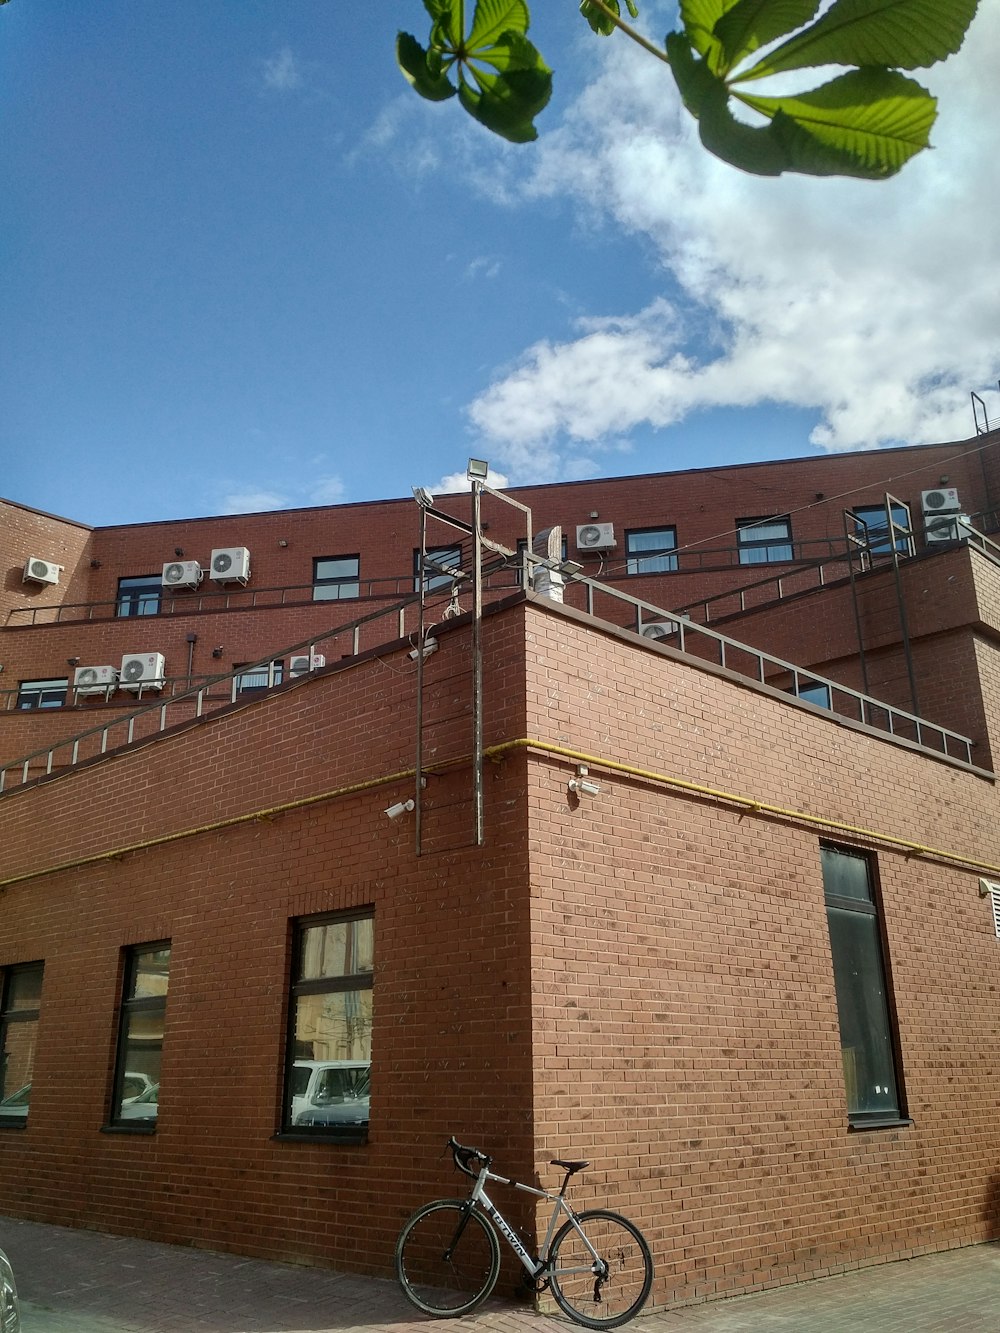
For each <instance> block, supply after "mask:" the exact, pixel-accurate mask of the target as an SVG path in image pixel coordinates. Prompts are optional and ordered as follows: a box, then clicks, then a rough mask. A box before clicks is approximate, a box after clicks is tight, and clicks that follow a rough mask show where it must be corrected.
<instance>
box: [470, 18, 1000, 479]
mask: <svg viewBox="0 0 1000 1333" xmlns="http://www.w3.org/2000/svg"><path fill="white" fill-rule="evenodd" d="M998 17H1000V0H983V3H982V4H981V5H980V13H979V16H978V18H977V20H976V21H975V23H974V25H973V29H972V32H971V34H970V36H969V38H968V40H967V42H966V45H965V47H964V48H963V50H962V51H961V52H960V53H959V55H958V56H956V57H954V58H953V59H952V60H950V61H948V62H946V63H945V64H943V65H939V66H935V67H933V68H932V69H930V70H927V71H920V81H921V82H923V83H925V84H926V85H928V86H929V87H930V88H931V89H932V91H933V92H934V93H935V94H937V95H938V96H939V99H940V104H939V119H938V123H937V126H936V127H935V133H934V136H933V138H934V141H935V143H936V145H937V148H936V150H934V151H932V152H929V153H923V154H920V155H919V156H918V157H917V158H916V159H914V161H912V162H911V163H910V164H909V165H908V166H907V167H905V168H904V169H903V171H902V173H901V174H900V175H899V176H898V177H896V178H895V179H893V180H892V181H889V182H885V183H870V182H861V181H849V180H844V179H839V178H831V179H814V178H807V177H798V176H784V177H780V178H777V179H760V178H756V177H752V176H748V175H745V174H743V173H741V172H739V171H736V170H735V169H733V168H731V167H728V166H726V165H725V164H723V163H721V162H719V161H717V160H716V159H715V158H713V157H711V156H710V155H709V154H707V153H706V152H705V150H704V149H702V148H701V147H700V145H699V143H698V140H697V130H696V126H695V124H694V122H693V121H692V120H691V118H690V117H688V116H687V114H686V113H685V112H683V111H682V109H681V108H680V105H679V100H678V98H677V95H676V91H675V90H674V89H673V85H672V80H671V77H670V75H669V73H668V72H667V71H665V70H664V69H662V67H660V66H659V65H658V62H656V61H655V60H653V59H651V58H650V57H649V56H648V55H645V54H643V53H641V52H638V51H635V50H633V49H631V47H630V44H629V43H627V42H619V41H617V40H613V41H612V42H610V43H608V44H607V47H606V51H607V54H606V63H605V66H604V69H603V72H602V74H601V76H600V78H599V80H597V81H596V82H595V83H593V84H592V85H591V86H590V87H589V88H588V90H587V91H586V92H585V94H584V95H583V96H582V97H581V98H580V99H579V101H578V102H577V104H576V105H575V106H572V107H570V108H568V109H567V112H566V116H565V120H564V123H563V126H562V128H561V129H558V130H556V131H555V132H554V133H551V134H547V135H543V137H542V139H541V140H540V142H539V144H538V145H537V147H536V149H535V150H534V151H535V153H536V158H535V171H534V175H533V177H532V179H531V181H530V182H529V183H528V184H527V186H522V187H521V191H522V196H526V197H528V198H531V197H539V196H544V195H550V194H559V195H562V196H563V197H565V198H567V199H569V200H571V201H572V202H573V203H574V204H575V205H577V206H578V207H579V209H580V210H581V212H582V214H584V215H591V216H593V215H595V214H596V215H599V216H602V217H603V218H604V219H605V220H606V221H607V222H609V223H612V224H614V225H616V226H618V227H620V228H624V229H625V230H626V231H627V232H628V233H631V234H635V235H637V236H641V237H644V238H647V239H648V240H649V241H651V242H652V243H653V245H654V246H655V248H656V250H657V252H658V254H659V257H660V259H661V262H662V264H663V267H664V270H665V271H666V273H667V274H668V275H669V279H670V283H668V282H664V283H663V289H664V291H665V292H670V291H673V292H674V293H675V296H674V299H673V300H672V299H671V297H670V296H669V295H661V296H654V297H652V298H651V299H650V300H649V302H648V303H647V304H646V306H645V308H644V309H642V310H639V311H638V312H625V313H622V312H620V311H618V312H611V314H610V316H608V317H605V318H602V319H598V320H590V321H588V322H586V323H578V324H577V325H575V326H574V327H573V328H572V329H571V330H570V332H569V336H567V337H566V339H565V340H563V341H560V342H542V343H537V344H535V345H533V346H531V347H529V348H527V349H526V351H525V352H524V353H523V355H522V356H521V357H520V358H519V359H518V361H517V362H516V363H515V364H514V365H512V366H507V367H504V368H502V369H501V370H500V371H499V372H498V373H497V375H496V377H495V378H494V380H493V382H492V383H491V384H490V386H489V387H488V388H487V389H486V390H485V391H484V392H483V393H482V394H480V395H479V397H478V398H477V399H476V400H475V401H474V402H473V403H472V404H471V406H470V409H469V412H470V418H471V421H472V424H473V426H474V428H475V430H476V431H477V432H478V434H479V436H480V438H481V439H482V441H483V444H482V447H483V448H484V449H485V450H488V451H490V452H491V454H492V455H493V456H498V457H499V458H500V460H501V462H502V463H504V464H505V465H506V466H507V467H508V469H509V470H510V471H512V472H513V473H515V474H516V476H517V480H518V481H521V480H535V479H538V480H549V479H553V478H555V477H557V476H564V475H567V473H568V472H570V471H571V470H572V469H573V467H574V466H575V465H576V463H577V462H578V456H579V454H580V452H581V446H586V451H587V452H591V451H593V450H594V449H595V448H600V449H606V448H608V447H616V446H620V444H621V442H622V440H623V439H625V438H627V435H628V432H629V431H630V430H632V429H634V428H637V427H641V426H649V425H652V426H654V427H666V426H669V425H671V424H674V423H676V422H678V421H681V420H682V419H683V418H684V417H685V416H686V415H687V414H689V413H691V412H694V411H697V410H701V409H706V408H712V407H720V406H747V405H751V404H758V403H768V402H772V403H781V404H790V405H794V406H798V407H803V408H806V409H812V410H814V411H815V412H816V413H817V417H818V423H819V424H818V425H817V427H816V429H815V431H814V432H813V435H812V442H813V443H814V444H816V445H818V446H820V447H822V448H826V449H831V450H844V449H854V448H861V447H871V446H873V445H877V444H880V443H890V442H906V443H913V444H916V443H925V442H928V441H932V440H940V439H947V438H961V437H964V436H967V435H969V434H971V433H972V425H973V423H972V415H971V409H970V406H969V401H970V400H969V391H970V389H976V390H982V388H983V386H986V385H992V384H994V383H995V380H996V375H997V371H998V369H1000V353H998V349H997V345H996V330H997V304H998V303H997V299H996V280H995V274H996V272H997V270H998V266H1000V228H997V227H995V226H994V225H993V223H992V220H991V208H992V203H993V199H992V195H993V175H994V171H993V164H994V162H995V161H996V159H997V153H998V147H1000V145H998V142H997V140H998V137H1000V133H998V127H1000V83H998V81H997V80H996V77H995V71H996V69H997V68H998V66H1000V23H998V22H997V19H998ZM508 189H510V186H509V184H508ZM671 284H672V285H671ZM679 306H680V307H681V308H682V309H683V312H684V313H683V316H682V315H681V314H680V313H679ZM692 312H693V313H692Z"/></svg>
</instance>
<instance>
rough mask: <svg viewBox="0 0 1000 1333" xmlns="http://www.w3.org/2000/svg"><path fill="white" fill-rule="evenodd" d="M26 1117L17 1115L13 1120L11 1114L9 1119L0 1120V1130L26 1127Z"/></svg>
mask: <svg viewBox="0 0 1000 1333" xmlns="http://www.w3.org/2000/svg"><path fill="white" fill-rule="evenodd" d="M27 1128H28V1117H27V1116H26V1115H25V1116H18V1117H17V1119H16V1120H15V1119H14V1117H13V1116H11V1118H10V1119H9V1120H0V1130H4V1129H27Z"/></svg>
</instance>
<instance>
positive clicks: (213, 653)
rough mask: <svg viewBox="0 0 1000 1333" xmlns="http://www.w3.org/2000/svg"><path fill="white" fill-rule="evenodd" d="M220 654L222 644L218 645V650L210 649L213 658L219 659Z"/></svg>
mask: <svg viewBox="0 0 1000 1333" xmlns="http://www.w3.org/2000/svg"><path fill="white" fill-rule="evenodd" d="M222 653H223V647H222V644H221V643H220V644H219V646H218V648H213V649H212V656H213V657H221V656H222Z"/></svg>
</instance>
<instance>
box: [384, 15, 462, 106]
mask: <svg viewBox="0 0 1000 1333" xmlns="http://www.w3.org/2000/svg"><path fill="white" fill-rule="evenodd" d="M396 62H397V64H398V65H399V68H400V69H401V70H402V72H403V77H404V78H405V79H406V81H407V83H409V84H410V86H411V87H412V88H415V89H416V91H417V92H418V93H419V94H420V96H421V97H426V98H427V100H428V101H429V102H444V101H446V100H447V99H448V98H449V97H454V96H455V93H456V91H457V90H456V89H455V87H454V86H453V85H452V84H451V83H449V82H448V75H447V71H446V70H445V69H444V68H443V65H442V62H441V57H440V53H439V52H436V51H425V50H424V48H423V47H422V46H421V45H420V43H419V42H418V41H417V39H416V38H415V37H411V36H410V34H409V33H408V32H401V33H398V34H397V35H396Z"/></svg>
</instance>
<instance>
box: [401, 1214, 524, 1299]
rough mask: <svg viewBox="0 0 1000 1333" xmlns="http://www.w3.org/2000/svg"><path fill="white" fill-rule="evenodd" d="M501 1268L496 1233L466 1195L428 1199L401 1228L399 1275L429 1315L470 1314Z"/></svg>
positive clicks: (409, 1293)
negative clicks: (469, 1203) (434, 1199)
mask: <svg viewBox="0 0 1000 1333" xmlns="http://www.w3.org/2000/svg"><path fill="white" fill-rule="evenodd" d="M499 1272H500V1244H499V1242H498V1241H497V1233H496V1232H495V1231H494V1230H493V1228H492V1226H491V1225H490V1224H489V1222H487V1220H486V1218H485V1217H483V1216H482V1214H481V1213H478V1212H475V1211H470V1210H469V1207H468V1201H467V1200H465V1199H438V1200H437V1201H436V1202H434V1203H429V1204H426V1205H425V1206H424V1207H423V1208H421V1209H420V1210H419V1211H418V1212H416V1213H414V1214H413V1216H412V1217H411V1218H410V1220H409V1221H408V1222H407V1224H406V1225H405V1226H404V1227H403V1230H402V1231H401V1232H400V1233H399V1240H398V1241H397V1242H396V1276H397V1277H398V1278H399V1285H400V1286H401V1287H402V1288H403V1291H404V1293H405V1295H406V1297H407V1299H408V1300H410V1301H412V1302H413V1304H414V1305H415V1306H416V1307H417V1309H418V1310H423V1311H424V1313H425V1314H432V1315H437V1316H438V1317H439V1318H443V1319H448V1318H452V1317H454V1316H457V1315H463V1314H468V1312H469V1311H470V1310H474V1309H475V1308H476V1306H477V1305H481V1304H482V1303H483V1301H485V1300H486V1298H487V1296H489V1294H490V1292H491V1291H492V1290H493V1288H494V1287H495V1286H496V1280H497V1276H498V1274H499Z"/></svg>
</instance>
